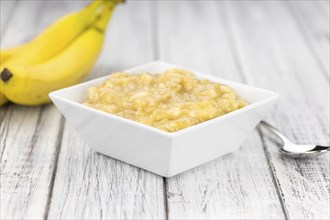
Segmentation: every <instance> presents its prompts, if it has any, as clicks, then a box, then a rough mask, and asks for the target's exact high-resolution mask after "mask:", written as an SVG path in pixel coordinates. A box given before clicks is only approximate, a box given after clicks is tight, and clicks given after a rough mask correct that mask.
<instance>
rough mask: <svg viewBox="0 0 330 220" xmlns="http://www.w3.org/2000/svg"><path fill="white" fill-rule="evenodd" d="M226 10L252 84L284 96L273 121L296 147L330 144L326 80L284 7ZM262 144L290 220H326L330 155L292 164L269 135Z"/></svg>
mask: <svg viewBox="0 0 330 220" xmlns="http://www.w3.org/2000/svg"><path fill="white" fill-rule="evenodd" d="M228 6H229V10H227V11H229V13H227V15H228V18H229V19H230V20H231V31H232V33H233V34H232V36H233V39H234V40H235V42H236V45H237V51H238V53H239V54H240V56H239V61H240V63H241V65H242V66H244V70H245V73H246V74H247V75H249V76H250V77H249V79H250V81H249V83H250V84H254V85H257V86H260V87H264V88H269V89H272V90H274V91H276V92H278V93H280V95H281V96H282V99H281V101H280V102H279V104H278V105H277V107H276V109H275V111H274V114H273V116H272V117H269V120H270V121H272V122H273V124H274V125H275V126H277V127H278V128H279V129H280V130H282V131H283V132H284V133H285V134H286V135H287V136H288V137H290V138H291V139H292V140H293V141H295V142H298V143H321V144H327V145H329V139H328V138H329V124H328V121H329V104H328V103H329V100H328V96H327V95H326V94H329V93H328V91H329V85H328V79H327V77H326V76H325V75H324V74H323V72H322V69H321V67H320V66H319V65H318V63H317V62H316V60H315V59H314V58H313V57H312V55H311V53H310V52H309V49H308V46H306V44H305V42H304V40H303V37H302V36H301V33H300V31H299V29H297V26H296V24H295V21H294V20H292V16H291V15H290V13H289V11H288V10H287V8H286V6H285V5H284V4H282V3H281V2H274V1H272V2H258V4H253V5H252V4H247V3H246V2H235V3H231V4H228ZM275 112H276V114H275ZM263 141H264V147H265V150H266V153H267V157H268V160H269V163H270V165H271V167H272V171H273V174H274V178H275V180H276V183H277V186H278V189H279V192H280V194H281V196H282V201H283V204H284V207H285V210H286V215H287V217H288V218H290V219H328V218H329V215H330V213H329V171H330V170H329V155H323V156H321V157H319V158H317V159H310V160H294V159H289V158H285V157H283V156H280V155H279V154H278V146H277V145H276V144H274V143H273V142H270V141H269V139H268V138H267V136H264V137H263Z"/></svg>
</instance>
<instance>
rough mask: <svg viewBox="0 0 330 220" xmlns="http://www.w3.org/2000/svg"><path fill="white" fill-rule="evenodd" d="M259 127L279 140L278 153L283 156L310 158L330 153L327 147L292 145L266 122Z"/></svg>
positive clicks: (262, 122)
mask: <svg viewBox="0 0 330 220" xmlns="http://www.w3.org/2000/svg"><path fill="white" fill-rule="evenodd" d="M260 125H261V126H262V127H264V128H267V129H268V130H269V131H271V132H272V133H273V134H275V135H276V136H277V137H279V138H280V139H281V141H282V143H283V147H282V148H281V149H280V152H281V153H282V154H283V155H285V156H288V157H293V158H310V157H315V156H318V155H320V154H323V153H326V152H328V151H330V147H329V146H320V145H298V144H294V143H292V142H291V141H290V140H289V139H288V138H287V137H286V136H284V135H283V134H282V133H281V132H280V131H279V130H277V129H276V128H274V127H273V126H271V125H270V124H268V123H267V122H265V121H261V122H260Z"/></svg>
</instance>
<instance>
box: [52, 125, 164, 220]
mask: <svg viewBox="0 0 330 220" xmlns="http://www.w3.org/2000/svg"><path fill="white" fill-rule="evenodd" d="M164 211H165V210H164V198H163V179H162V178H161V177H159V176H157V175H155V174H152V173H149V172H147V171H144V170H142V169H139V168H137V167H134V166H131V165H129V164H126V163H123V162H120V161H117V160H115V159H112V158H110V157H106V156H104V155H101V154H98V153H96V152H94V151H92V150H91V149H90V148H89V147H88V146H87V145H86V144H85V143H84V141H83V140H82V139H81V138H80V136H78V134H76V132H75V131H73V130H72V129H71V127H70V126H66V127H65V131H64V135H63V140H62V147H61V151H60V155H59V161H58V168H57V173H56V178H55V184H54V191H53V195H52V198H51V204H50V210H49V215H48V218H49V219H163V218H164V216H165V213H164Z"/></svg>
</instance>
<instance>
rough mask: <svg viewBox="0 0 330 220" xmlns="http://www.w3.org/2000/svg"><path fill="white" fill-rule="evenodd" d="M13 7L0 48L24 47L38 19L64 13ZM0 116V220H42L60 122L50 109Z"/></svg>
mask: <svg viewBox="0 0 330 220" xmlns="http://www.w3.org/2000/svg"><path fill="white" fill-rule="evenodd" d="M17 4H18V5H17V6H16V8H15V10H14V11H13V13H14V14H13V15H12V16H11V18H10V19H8V24H7V29H6V31H5V32H4V35H3V36H2V38H1V47H2V46H4V47H7V46H14V45H18V44H20V43H23V42H26V41H28V40H30V39H31V38H33V37H34V36H35V35H36V34H37V33H38V32H40V31H41V30H42V29H43V28H44V27H45V26H48V25H49V23H48V22H44V23H41V22H38V21H40V19H39V16H41V17H42V16H49V18H55V17H57V16H60V15H63V13H65V12H66V11H65V10H53V11H52V12H46V11H43V10H42V9H43V7H44V6H45V4H44V2H42V1H19V2H18V3H17ZM70 5H73V4H70ZM67 6H68V5H67ZM69 7H70V6H68V7H67V9H66V10H70V8H69ZM56 13H57V16H56ZM1 16H2V15H1ZM49 21H50V20H49ZM0 116H1V117H0V120H1V125H0V133H1V137H4V138H1V139H0V146H1V148H0V149H1V166H0V167H1V202H0V203H1V219H42V218H43V217H44V215H45V213H46V212H47V203H48V199H49V198H48V197H49V192H50V189H51V188H52V183H53V182H52V180H53V174H54V168H55V167H56V161H57V157H58V150H59V145H60V141H61V135H62V130H63V128H62V127H63V120H62V119H61V116H60V114H59V113H58V111H57V110H56V108H55V107H54V106H52V105H49V106H44V107H23V106H17V105H13V104H10V105H7V106H5V107H2V108H1V109H0Z"/></svg>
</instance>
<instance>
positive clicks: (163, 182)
mask: <svg viewBox="0 0 330 220" xmlns="http://www.w3.org/2000/svg"><path fill="white" fill-rule="evenodd" d="M86 3H87V1H34V0H28V1H0V4H1V15H0V16H1V19H0V21H1V23H0V25H1V35H0V36H1V48H3V47H9V46H14V45H18V44H20V43H24V42H27V41H28V40H30V39H32V38H33V37H34V36H36V35H37V34H38V33H40V32H41V31H42V30H43V29H44V28H45V27H46V26H48V25H49V24H50V23H52V22H53V21H55V20H56V19H58V18H59V17H61V16H63V15H64V14H67V13H69V12H71V11H73V10H76V9H79V8H81V7H82V6H83V5H85V4H86ZM329 14H330V13H329V1H290V2H284V1H147V0H146V1H127V3H126V4H125V5H122V6H119V7H118V10H117V11H116V12H115V14H114V16H113V19H112V22H111V23H110V24H109V28H108V33H107V34H108V35H107V39H106V43H105V46H104V51H103V53H102V55H101V56H100V59H99V61H98V63H97V65H96V66H95V69H94V70H93V74H91V75H90V78H95V77H98V76H102V75H105V74H108V73H110V72H113V71H117V70H122V69H125V68H129V67H131V66H135V65H139V64H143V63H146V62H149V61H151V60H153V59H162V60H165V61H169V62H173V63H175V64H179V65H183V66H187V67H190V68H192V69H196V70H200V71H202V72H205V73H209V74H212V75H215V76H219V77H222V78H226V79H230V80H233V81H239V82H244V83H248V84H251V85H255V86H258V87H263V88H266V89H270V90H274V91H276V92H278V93H279V94H280V95H281V100H280V102H279V103H278V105H277V106H276V107H275V108H274V109H273V111H272V112H271V114H269V115H268V117H267V120H268V121H270V122H271V123H272V124H274V125H275V126H276V127H278V128H279V129H280V130H282V131H283V132H284V133H285V134H286V135H287V136H288V137H289V138H290V139H292V140H293V141H296V142H298V143H319V144H324V145H329V134H330V131H329V130H330V128H329V118H330V117H329V108H330V107H329V105H330V103H329V83H328V82H329ZM0 137H1V138H0V161H1V163H0V174H1V175H0V177H1V179H0V183H1V194H0V195H1V196H0V197H1V198H0V199H1V201H0V204H1V205H0V206H1V210H0V211H1V214H0V217H1V219H167V218H169V219H192V218H194V219H329V217H330V210H329V203H330V199H329V193H330V185H329V182H330V181H329V180H330V173H329V172H330V168H329V162H330V158H329V154H328V155H323V156H321V157H319V158H314V159H310V160H294V159H290V158H285V157H283V156H281V155H280V154H278V148H279V145H278V144H276V142H274V140H276V139H274V138H273V136H271V134H269V133H268V132H267V131H264V130H260V129H258V130H255V131H254V132H253V133H252V134H251V136H250V137H249V138H248V139H247V140H246V141H245V142H244V144H243V145H242V146H241V148H239V149H238V150H236V151H234V152H233V153H231V154H228V155H226V156H224V157H222V158H219V159H217V160H214V161H211V162H209V163H207V164H205V165H203V166H200V167H197V168H195V169H192V170H191V171H188V172H185V173H183V174H180V175H177V176H175V177H173V178H169V179H164V178H162V177H159V176H156V175H154V174H151V173H149V172H147V171H144V170H141V169H139V168H136V167H133V166H131V165H128V164H125V163H122V162H120V161H117V160H115V159H112V158H109V157H106V156H103V155H100V154H98V153H96V152H93V151H92V150H90V149H89V147H88V146H87V145H86V144H85V143H84V141H83V140H82V139H81V138H80V137H79V136H78V135H77V134H76V133H75V132H74V131H73V130H72V129H71V127H70V126H69V125H67V124H65V123H64V119H62V117H61V116H60V114H59V112H58V111H57V110H55V107H53V106H52V105H49V106H43V107H23V106H17V105H8V106H6V107H4V108H0Z"/></svg>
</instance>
